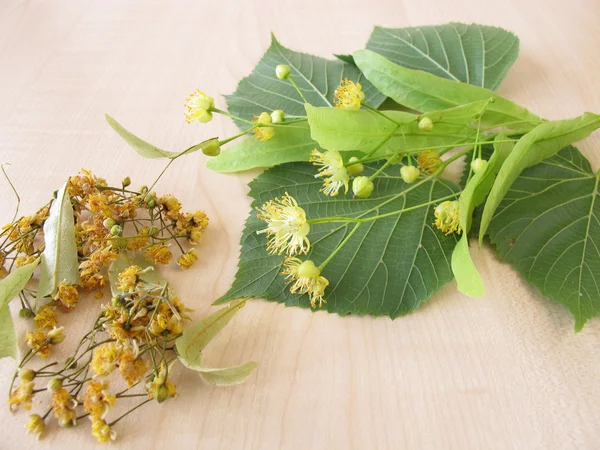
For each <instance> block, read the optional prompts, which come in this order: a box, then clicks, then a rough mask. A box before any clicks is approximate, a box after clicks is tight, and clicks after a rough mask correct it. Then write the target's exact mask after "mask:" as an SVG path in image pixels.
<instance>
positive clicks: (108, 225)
mask: <svg viewBox="0 0 600 450" xmlns="http://www.w3.org/2000/svg"><path fill="white" fill-rule="evenodd" d="M116 224H117V222H115V219H111V218H108V219H104V222H102V225H104V228H106V229H107V230H110V229H111V228H112V227H114V226H115V225H116Z"/></svg>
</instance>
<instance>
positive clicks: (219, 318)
mask: <svg viewBox="0 0 600 450" xmlns="http://www.w3.org/2000/svg"><path fill="white" fill-rule="evenodd" d="M245 303H246V299H241V300H235V301H232V302H231V303H230V304H229V305H228V306H226V307H225V308H221V309H220V310H218V311H216V312H214V313H212V314H210V315H209V316H207V317H205V318H204V319H201V320H199V321H197V322H195V323H193V324H192V325H190V326H189V327H187V328H186V329H185V330H184V331H183V335H182V336H181V337H179V338H177V340H176V341H175V347H176V348H177V352H178V354H179V360H180V361H181V362H182V364H183V365H184V366H186V367H187V368H189V369H193V370H195V371H197V372H199V373H200V374H201V375H202V377H203V378H204V379H205V380H206V381H208V382H209V383H212V384H214V385H217V386H229V385H233V384H239V383H243V382H244V381H245V380H246V379H247V378H248V377H249V376H250V374H251V373H252V371H253V370H254V369H255V368H256V366H257V364H256V363H255V362H247V363H245V364H241V365H239V366H234V367H226V368H210V367H204V365H203V364H202V361H201V360H202V351H203V350H204V348H205V347H206V346H207V345H208V344H209V343H210V342H211V341H212V340H213V339H214V338H215V337H216V335H217V334H218V333H219V332H220V331H221V330H222V329H223V328H224V327H225V325H227V324H228V323H229V321H230V320H231V319H232V318H233V316H234V315H235V314H236V313H237V312H238V311H239V310H240V309H241V308H242V307H243V306H244V305H245Z"/></svg>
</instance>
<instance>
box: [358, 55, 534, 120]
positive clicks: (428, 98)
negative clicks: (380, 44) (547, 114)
mask: <svg viewBox="0 0 600 450" xmlns="http://www.w3.org/2000/svg"><path fill="white" fill-rule="evenodd" d="M353 57H354V61H355V62H356V64H357V65H358V67H359V68H360V70H361V71H362V72H363V73H364V75H365V77H367V79H368V80H369V81H370V82H371V83H373V85H375V87H377V89H379V90H380V91H381V92H383V93H384V94H386V95H387V96H388V97H391V98H392V99H393V100H394V101H395V102H397V103H399V104H401V105H404V106H406V107H408V108H412V109H414V110H416V111H421V112H429V111H435V110H440V109H447V108H452V107H456V106H460V105H464V104H467V103H472V102H477V101H487V100H490V99H494V102H493V103H490V105H489V106H488V107H487V109H486V110H485V112H484V113H483V115H482V119H481V122H482V124H484V125H486V126H489V127H495V126H505V127H506V128H510V129H523V128H525V129H530V128H531V126H532V125H534V124H537V123H539V122H540V121H541V119H540V118H539V117H538V116H536V115H535V114H533V113H531V112H529V111H527V110H526V109H525V108H523V107H521V106H519V105H517V104H515V103H513V102H511V101H510V100H506V99H504V98H502V97H500V96H498V95H497V94H495V93H494V92H492V91H490V90H488V89H485V88H482V87H478V86H472V85H470V84H466V83H460V82H457V81H452V80H447V79H444V78H440V77H437V76H435V75H432V74H430V73H427V72H423V71H421V70H411V69H407V68H405V67H402V66H399V65H398V64H394V63H393V62H391V61H390V60H388V59H386V58H384V57H383V56H381V55H379V54H377V53H374V52H372V51H370V50H359V51H357V52H355V53H354V54H353Z"/></svg>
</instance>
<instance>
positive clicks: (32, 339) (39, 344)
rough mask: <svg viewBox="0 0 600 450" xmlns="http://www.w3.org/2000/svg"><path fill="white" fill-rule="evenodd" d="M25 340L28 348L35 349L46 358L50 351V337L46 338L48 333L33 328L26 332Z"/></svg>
mask: <svg viewBox="0 0 600 450" xmlns="http://www.w3.org/2000/svg"><path fill="white" fill-rule="evenodd" d="M25 342H26V343H27V345H28V346H29V348H30V349H32V350H33V351H36V352H37V354H38V355H40V356H41V357H42V358H46V357H47V356H48V354H49V353H50V339H48V333H47V332H46V331H44V330H35V331H31V332H29V333H27V335H26V336H25Z"/></svg>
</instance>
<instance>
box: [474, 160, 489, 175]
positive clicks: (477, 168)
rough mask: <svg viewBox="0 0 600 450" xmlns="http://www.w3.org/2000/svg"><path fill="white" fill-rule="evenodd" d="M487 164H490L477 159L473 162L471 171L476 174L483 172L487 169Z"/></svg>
mask: <svg viewBox="0 0 600 450" xmlns="http://www.w3.org/2000/svg"><path fill="white" fill-rule="evenodd" d="M487 163H488V162H487V161H486V160H485V159H481V158H475V159H474V160H473V161H471V169H473V172H475V173H478V172H481V171H482V170H484V169H485V167H486V166H487Z"/></svg>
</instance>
